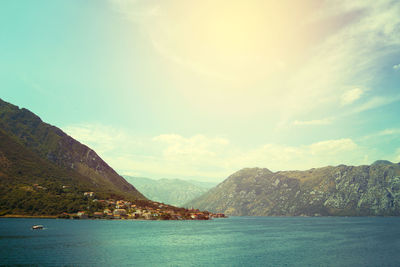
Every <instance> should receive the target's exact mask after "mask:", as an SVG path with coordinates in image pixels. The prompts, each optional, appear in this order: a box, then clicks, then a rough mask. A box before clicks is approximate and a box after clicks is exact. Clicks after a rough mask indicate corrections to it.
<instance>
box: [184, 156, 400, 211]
mask: <svg viewBox="0 0 400 267" xmlns="http://www.w3.org/2000/svg"><path fill="white" fill-rule="evenodd" d="M189 205H193V207H195V208H200V209H207V210H210V211H213V212H223V213H226V214H228V215H237V216H246V215H247V216H252V215H255V216H269V215H282V216H300V215H307V216H318V215H339V216H367V215H372V216H374V215H376V216H379V215H388V216H398V215H400V165H399V164H393V163H391V162H388V161H378V162H376V163H374V164H372V165H366V166H345V165H339V166H336V167H324V168H318V169H311V170H307V171H281V172H275V173H274V172H271V171H269V170H268V169H259V168H252V169H242V170H240V171H238V172H236V173H234V174H232V175H231V176H229V177H228V178H227V179H226V180H225V181H224V182H222V183H221V184H219V185H218V186H217V187H215V188H213V189H211V190H210V191H209V192H207V193H206V194H204V195H202V196H201V197H199V198H197V199H195V200H194V201H192V202H190V203H189Z"/></svg>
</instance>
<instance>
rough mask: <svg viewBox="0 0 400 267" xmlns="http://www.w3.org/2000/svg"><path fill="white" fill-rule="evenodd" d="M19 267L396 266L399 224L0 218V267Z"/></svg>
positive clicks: (323, 219)
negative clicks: (40, 227) (37, 226)
mask: <svg viewBox="0 0 400 267" xmlns="http://www.w3.org/2000/svg"><path fill="white" fill-rule="evenodd" d="M34 224H42V225H44V226H45V227H46V229H45V230H36V231H33V230H31V226H32V225H34ZM24 264H33V265H40V266H42V265H44V266H46V265H48V266H65V265H67V266H400V218H384V217H378V218H372V217H364V218H357V217H315V218H303V217H231V218H228V219H216V220H212V221H107V220H51V219H0V265H24Z"/></svg>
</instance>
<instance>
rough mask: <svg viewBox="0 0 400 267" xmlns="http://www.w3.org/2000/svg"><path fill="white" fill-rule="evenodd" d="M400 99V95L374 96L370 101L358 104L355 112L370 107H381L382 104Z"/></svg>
mask: <svg viewBox="0 0 400 267" xmlns="http://www.w3.org/2000/svg"><path fill="white" fill-rule="evenodd" d="M397 101H400V95H395V96H374V97H371V98H370V99H369V100H368V101H366V102H364V103H362V104H360V105H359V106H357V107H356V108H355V109H354V110H353V112H356V113H357V112H363V111H366V110H370V109H375V108H379V107H382V106H386V105H389V104H392V103H395V102H397Z"/></svg>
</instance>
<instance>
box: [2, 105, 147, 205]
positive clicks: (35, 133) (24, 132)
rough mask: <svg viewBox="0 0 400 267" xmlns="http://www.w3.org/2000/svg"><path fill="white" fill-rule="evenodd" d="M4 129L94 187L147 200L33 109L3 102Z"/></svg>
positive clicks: (24, 144) (48, 159)
mask: <svg viewBox="0 0 400 267" xmlns="http://www.w3.org/2000/svg"><path fill="white" fill-rule="evenodd" d="M0 129H2V130H3V132H4V133H5V134H7V135H9V136H10V137H12V138H15V140H17V141H18V142H19V143H20V144H22V145H23V146H24V147H25V148H27V149H29V150H30V151H33V152H34V153H35V154H36V155H37V156H39V157H40V158H41V159H43V160H46V161H50V162H52V163H54V164H55V165H57V166H59V167H60V168H63V169H66V170H73V171H75V172H77V173H79V174H80V175H81V176H82V177H86V178H87V179H89V181H90V183H91V185H92V186H93V187H96V188H107V190H109V191H113V192H116V193H122V194H125V195H126V196H129V197H130V198H136V199H145V197H144V196H143V195H142V194H141V193H140V192H139V191H137V190H136V188H135V187H134V186H132V185H131V184H129V183H128V182H127V181H126V180H125V179H124V178H122V177H121V176H120V175H118V174H117V173H116V172H115V171H114V170H113V169H112V168H111V167H110V166H108V164H107V163H105V162H104V161H103V160H102V159H101V158H100V157H99V156H98V155H97V154H96V152H94V151H93V150H92V149H90V148H89V147H87V146H85V145H83V144H81V143H79V142H78V141H76V140H75V139H73V138H72V137H70V136H68V135H67V134H65V133H64V132H63V131H62V130H61V129H59V128H57V127H54V126H52V125H49V124H47V123H44V122H42V120H41V119H40V118H39V117H38V116H36V115H35V114H33V113H32V112H30V111H29V110H27V109H24V108H22V109H19V108H18V107H17V106H14V105H12V104H9V103H7V102H5V101H2V100H1V99H0ZM86 178H85V179H86Z"/></svg>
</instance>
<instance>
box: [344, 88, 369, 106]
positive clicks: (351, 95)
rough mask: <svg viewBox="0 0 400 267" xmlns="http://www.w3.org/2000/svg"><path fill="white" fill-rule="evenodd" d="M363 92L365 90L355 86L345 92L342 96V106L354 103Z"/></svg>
mask: <svg viewBox="0 0 400 267" xmlns="http://www.w3.org/2000/svg"><path fill="white" fill-rule="evenodd" d="M363 93H364V92H363V90H361V89H360V88H354V89H351V90H349V91H347V92H345V93H344V94H343V95H342V97H341V104H342V106H345V105H349V104H352V103H354V102H355V101H356V100H358V99H359V98H360V97H361V96H362V94H363Z"/></svg>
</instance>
